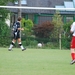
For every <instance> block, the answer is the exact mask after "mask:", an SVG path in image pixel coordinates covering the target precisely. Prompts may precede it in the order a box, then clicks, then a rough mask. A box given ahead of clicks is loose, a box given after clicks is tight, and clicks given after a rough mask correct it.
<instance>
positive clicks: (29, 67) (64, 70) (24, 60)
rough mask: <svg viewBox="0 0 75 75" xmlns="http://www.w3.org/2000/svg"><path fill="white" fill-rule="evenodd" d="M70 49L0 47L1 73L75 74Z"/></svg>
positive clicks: (6, 74)
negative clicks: (23, 49)
mask: <svg viewBox="0 0 75 75" xmlns="http://www.w3.org/2000/svg"><path fill="white" fill-rule="evenodd" d="M70 61H71V57H70V50H57V49H27V50H26V51H21V49H20V48H13V51H8V49H7V48H0V75H74V74H75V64H73V65H70Z"/></svg>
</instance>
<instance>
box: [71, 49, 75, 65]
mask: <svg viewBox="0 0 75 75" xmlns="http://www.w3.org/2000/svg"><path fill="white" fill-rule="evenodd" d="M71 58H72V61H71V64H74V63H75V49H74V48H71Z"/></svg>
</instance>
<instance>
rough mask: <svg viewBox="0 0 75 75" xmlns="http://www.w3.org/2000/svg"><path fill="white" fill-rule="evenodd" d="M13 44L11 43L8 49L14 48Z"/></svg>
mask: <svg viewBox="0 0 75 75" xmlns="http://www.w3.org/2000/svg"><path fill="white" fill-rule="evenodd" d="M14 44H15V43H14V42H13V41H12V43H11V44H10V47H9V49H12V47H13V46H14Z"/></svg>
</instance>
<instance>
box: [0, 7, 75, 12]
mask: <svg viewBox="0 0 75 75" xmlns="http://www.w3.org/2000/svg"><path fill="white" fill-rule="evenodd" d="M0 8H11V9H12V8H14V9H36V10H37V9H39V10H42V9H44V10H73V11H74V10H75V8H52V7H27V6H0Z"/></svg>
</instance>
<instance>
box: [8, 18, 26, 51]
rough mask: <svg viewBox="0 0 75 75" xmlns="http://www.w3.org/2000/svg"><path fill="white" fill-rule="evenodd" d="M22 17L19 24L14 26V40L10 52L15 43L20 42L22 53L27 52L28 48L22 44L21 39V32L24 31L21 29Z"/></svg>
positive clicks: (18, 21) (16, 23)
mask: <svg viewBox="0 0 75 75" xmlns="http://www.w3.org/2000/svg"><path fill="white" fill-rule="evenodd" d="M21 19H22V18H21V17H19V18H18V20H17V22H15V24H14V25H13V35H14V37H13V40H12V42H11V44H10V46H9V48H8V50H9V51H11V50H12V47H13V46H14V45H15V42H16V41H18V44H19V46H20V48H21V49H22V51H24V50H26V48H24V47H23V45H22V43H21V37H20V31H21V30H24V29H23V28H21V27H20V22H21Z"/></svg>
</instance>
